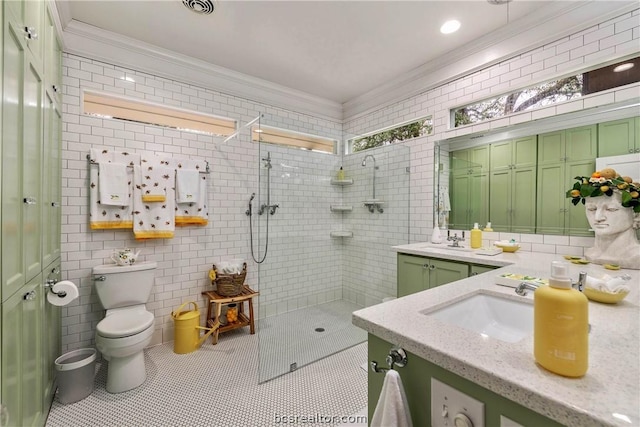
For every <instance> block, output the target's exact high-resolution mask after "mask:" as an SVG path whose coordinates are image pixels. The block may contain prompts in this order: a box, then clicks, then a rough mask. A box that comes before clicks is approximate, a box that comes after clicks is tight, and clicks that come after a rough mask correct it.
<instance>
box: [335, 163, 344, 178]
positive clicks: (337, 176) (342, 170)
mask: <svg viewBox="0 0 640 427" xmlns="http://www.w3.org/2000/svg"><path fill="white" fill-rule="evenodd" d="M336 178H337V179H338V181H344V179H345V178H344V169H342V166H340V169H338V173H337V174H336Z"/></svg>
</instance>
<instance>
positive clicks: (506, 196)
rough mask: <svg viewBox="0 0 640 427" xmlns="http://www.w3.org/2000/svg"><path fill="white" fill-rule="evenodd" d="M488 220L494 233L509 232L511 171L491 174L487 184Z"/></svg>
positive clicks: (503, 170)
mask: <svg viewBox="0 0 640 427" xmlns="http://www.w3.org/2000/svg"><path fill="white" fill-rule="evenodd" d="M489 188H490V190H489V205H490V208H489V219H490V220H491V227H492V228H493V230H494V231H510V227H511V171H510V170H509V169H502V170H498V171H492V172H491V178H490V184H489Z"/></svg>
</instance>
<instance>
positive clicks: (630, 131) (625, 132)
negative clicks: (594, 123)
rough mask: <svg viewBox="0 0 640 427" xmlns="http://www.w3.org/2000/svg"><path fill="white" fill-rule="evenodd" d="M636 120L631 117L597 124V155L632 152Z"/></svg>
mask: <svg viewBox="0 0 640 427" xmlns="http://www.w3.org/2000/svg"><path fill="white" fill-rule="evenodd" d="M636 120H637V118H635V119H634V118H631V119H623V120H615V121H613V122H606V123H600V124H598V157H609V156H621V155H623V154H629V153H633V152H634V150H635V137H636V135H635V133H636V129H635V127H636Z"/></svg>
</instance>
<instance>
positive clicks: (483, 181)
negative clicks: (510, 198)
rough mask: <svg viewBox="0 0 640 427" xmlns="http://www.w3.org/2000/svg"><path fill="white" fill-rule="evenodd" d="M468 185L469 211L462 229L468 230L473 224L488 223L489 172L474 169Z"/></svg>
mask: <svg viewBox="0 0 640 427" xmlns="http://www.w3.org/2000/svg"><path fill="white" fill-rule="evenodd" d="M469 185H470V189H469V201H468V206H469V209H468V215H467V221H466V223H465V225H466V227H464V228H463V229H470V228H471V227H472V226H473V223H474V222H477V223H478V224H486V223H487V221H489V203H488V201H489V172H488V171H487V170H486V169H480V168H475V169H474V170H473V172H472V174H471V175H470V176H469ZM451 228H453V227H451Z"/></svg>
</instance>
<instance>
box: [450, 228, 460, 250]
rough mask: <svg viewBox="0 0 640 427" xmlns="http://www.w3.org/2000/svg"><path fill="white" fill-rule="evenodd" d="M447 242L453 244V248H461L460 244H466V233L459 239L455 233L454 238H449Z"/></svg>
mask: <svg viewBox="0 0 640 427" xmlns="http://www.w3.org/2000/svg"><path fill="white" fill-rule="evenodd" d="M447 240H449V241H451V242H453V243H452V244H450V245H449V246H451V247H452V248H459V247H460V245H459V244H458V243H459V242H464V231H463V232H462V237H458V233H454V234H453V236H447Z"/></svg>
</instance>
